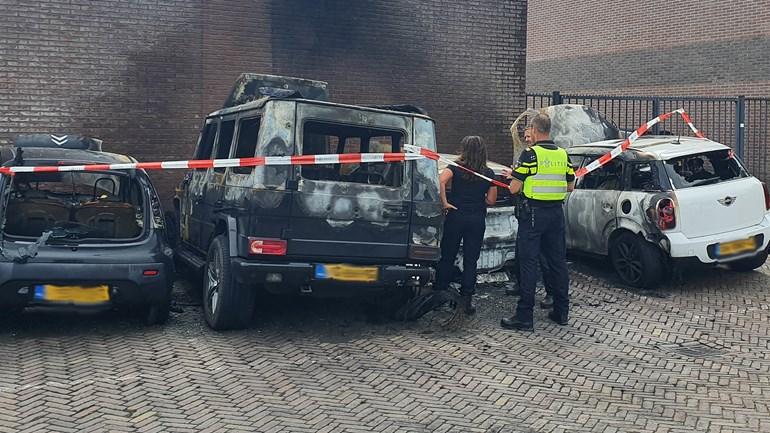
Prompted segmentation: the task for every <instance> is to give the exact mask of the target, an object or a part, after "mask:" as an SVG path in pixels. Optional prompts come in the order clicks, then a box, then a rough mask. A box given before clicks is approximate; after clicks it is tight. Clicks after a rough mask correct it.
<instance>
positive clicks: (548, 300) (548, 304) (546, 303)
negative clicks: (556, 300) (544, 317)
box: [540, 293, 553, 310]
mask: <svg viewBox="0 0 770 433" xmlns="http://www.w3.org/2000/svg"><path fill="white" fill-rule="evenodd" d="M552 307H553V296H551V295H549V294H547V293H546V295H545V298H543V300H542V301H540V308H543V309H546V310H547V309H549V308H552Z"/></svg>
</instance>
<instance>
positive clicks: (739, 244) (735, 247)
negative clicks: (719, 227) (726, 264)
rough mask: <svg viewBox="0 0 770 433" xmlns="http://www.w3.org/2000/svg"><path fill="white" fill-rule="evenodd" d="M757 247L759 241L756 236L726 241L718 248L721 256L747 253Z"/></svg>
mask: <svg viewBox="0 0 770 433" xmlns="http://www.w3.org/2000/svg"><path fill="white" fill-rule="evenodd" d="M756 249H757V242H756V241H755V240H754V238H749V239H741V240H739V241H733V242H725V243H721V244H719V247H718V248H717V251H718V252H719V253H718V254H719V255H720V256H731V255H733V254H740V253H745V252H747V251H754V250H756Z"/></svg>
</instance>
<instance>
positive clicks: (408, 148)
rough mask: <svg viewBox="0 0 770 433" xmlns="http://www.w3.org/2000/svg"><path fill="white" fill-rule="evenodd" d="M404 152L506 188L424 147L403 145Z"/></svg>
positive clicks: (500, 183) (505, 186)
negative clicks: (446, 165)
mask: <svg viewBox="0 0 770 433" xmlns="http://www.w3.org/2000/svg"><path fill="white" fill-rule="evenodd" d="M404 150H406V151H407V152H412V153H414V154H419V155H421V156H424V157H425V158H428V159H432V160H434V161H441V162H443V163H445V164H448V165H451V166H454V167H457V168H459V169H461V170H463V171H465V172H467V173H470V174H472V175H474V176H477V177H480V178H482V179H484V180H486V181H487V182H489V183H491V184H493V185H495V186H499V187H500V188H508V184H507V183H503V182H500V181H499V180H495V179H492V178H489V177H487V176H484V175H483V174H481V173H479V172H476V171H473V170H471V169H470V168H467V167H464V166H462V165H460V164H458V163H457V162H455V161H452V160H451V159H448V158H444V157H443V156H441V154H439V153H438V152H435V151H433V150H430V149H426V148H424V147H418V146H412V145H410V144H405V145H404Z"/></svg>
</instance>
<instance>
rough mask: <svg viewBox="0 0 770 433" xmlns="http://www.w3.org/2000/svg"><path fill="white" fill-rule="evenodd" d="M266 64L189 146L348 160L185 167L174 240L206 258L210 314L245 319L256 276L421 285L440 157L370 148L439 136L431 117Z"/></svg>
mask: <svg viewBox="0 0 770 433" xmlns="http://www.w3.org/2000/svg"><path fill="white" fill-rule="evenodd" d="M265 77H266V76H261V75H255V74H254V75H250V74H246V75H244V76H243V77H242V78H241V79H239V82H238V83H236V86H235V88H234V90H233V95H231V97H230V98H228V103H227V104H226V105H228V106H227V107H225V108H223V109H222V110H219V111H216V112H214V113H212V114H210V115H209V116H208V117H207V118H206V120H205V123H204V127H203V130H202V132H201V135H200V138H199V141H198V146H197V148H196V153H195V157H194V158H195V159H221V158H248V157H255V156H256V157H268V156H270V157H290V156H312V155H339V157H337V158H333V159H334V160H343V161H345V163H343V164H340V163H334V164H315V163H314V164H300V165H289V164H286V165H278V166H258V167H236V168H227V169H225V168H209V169H197V170H194V171H192V172H190V173H189V174H188V175H187V176H186V178H185V181H184V182H183V183H182V185H181V187H180V188H179V190H178V191H179V193H178V197H177V198H176V200H175V206H176V207H177V208H178V210H179V214H180V235H181V236H180V237H181V243H180V246H179V248H178V251H177V252H178V257H180V258H181V259H182V261H184V262H186V263H187V264H188V265H191V266H193V267H194V268H196V269H199V270H201V271H203V274H204V275H203V281H204V284H203V285H204V293H203V304H204V314H205V317H206V320H207V322H208V324H209V325H210V326H211V327H213V328H215V329H226V328H237V327H243V326H245V325H246V324H247V323H248V319H249V318H250V313H251V310H252V307H253V305H254V299H255V293H256V292H257V291H258V290H265V291H267V292H271V293H276V294H292V293H295V294H304V295H314V296H362V297H363V298H371V299H376V298H377V297H378V296H381V295H382V294H383V293H387V294H390V297H391V298H392V299H400V297H401V296H400V295H398V294H402V293H404V291H409V290H412V289H413V288H419V287H424V286H426V285H429V284H430V282H431V279H432V269H431V266H432V265H434V264H435V263H436V262H437V261H438V258H439V246H438V239H440V237H441V226H442V220H443V217H442V212H441V204H440V199H439V193H438V169H437V165H436V163H435V162H434V161H430V160H417V161H386V160H384V159H379V160H377V161H375V160H373V159H372V158H369V157H366V155H367V154H371V153H378V154H379V153H402V152H403V145H404V144H414V145H417V146H422V147H426V148H429V149H432V150H435V149H436V142H435V140H436V139H435V131H434V124H433V121H432V120H431V119H430V118H429V117H427V116H425V115H423V114H420V113H416V112H413V111H411V110H410V111H408V112H407V111H396V108H397V106H392V107H391V109H375V108H370V107H362V106H352V105H344V104H334V103H329V102H325V101H323V99H325V98H326V96H325V91H326V90H325V89H326V88H325V83H323V82H317V81H312V80H301V79H295V78H287V79H286V80H285V82H283V81H281V79H280V77H279V78H276V77H268V78H265ZM267 84H269V85H270V86H272V87H270V86H268V85H267ZM268 87H269V88H268ZM275 89H284V90H286V92H279V91H276V90H275ZM321 90H323V92H320V91H321ZM308 98H312V99H308ZM244 100H246V101H249V102H245V103H242V104H240V105H235V106H231V107H230V106H229V105H231V104H234V103H237V102H239V101H244ZM359 154H361V155H363V156H362V157H361V158H358V157H357V156H356V155H359ZM346 155H352V156H353V159H351V158H349V157H347V156H346Z"/></svg>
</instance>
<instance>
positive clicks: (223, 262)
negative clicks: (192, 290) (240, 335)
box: [203, 235, 256, 331]
mask: <svg viewBox="0 0 770 433" xmlns="http://www.w3.org/2000/svg"><path fill="white" fill-rule="evenodd" d="M255 295H256V289H254V288H253V287H244V286H238V285H237V284H236V283H235V279H234V278H233V274H232V268H231V263H230V254H229V248H228V243H227V238H225V237H224V236H221V235H220V236H217V237H216V238H214V241H213V242H212V243H211V246H209V252H208V255H207V260H206V267H205V269H204V272H203V314H204V317H205V318H206V323H208V325H209V326H210V327H211V328H212V329H216V330H217V331H221V330H226V329H240V328H245V327H246V326H248V324H249V321H250V320H251V317H252V313H253V312H254V299H255Z"/></svg>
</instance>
